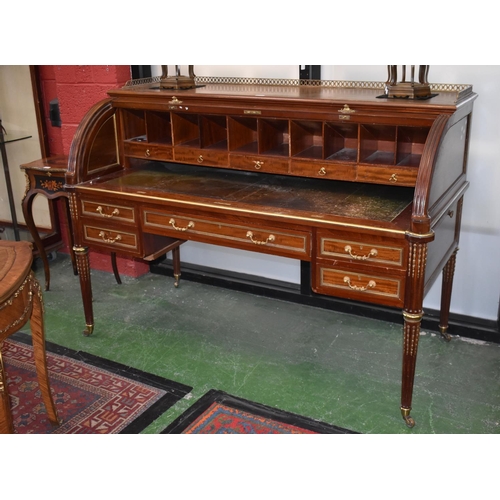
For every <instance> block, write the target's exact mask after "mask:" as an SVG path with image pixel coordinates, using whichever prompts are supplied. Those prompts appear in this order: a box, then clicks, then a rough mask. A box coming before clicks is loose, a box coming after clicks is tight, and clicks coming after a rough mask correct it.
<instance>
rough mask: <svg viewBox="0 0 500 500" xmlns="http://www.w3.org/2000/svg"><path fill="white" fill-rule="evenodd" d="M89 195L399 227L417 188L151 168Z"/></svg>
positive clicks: (108, 180) (95, 184) (94, 185)
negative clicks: (373, 222) (396, 224)
mask: <svg viewBox="0 0 500 500" xmlns="http://www.w3.org/2000/svg"><path fill="white" fill-rule="evenodd" d="M80 188H83V189H84V190H88V189H90V190H92V191H105V192H106V193H109V194H111V193H115V194H122V195H126V196H133V197H137V196H140V197H141V198H142V199H144V201H148V199H150V200H151V202H154V200H161V201H166V202H168V201H170V202H173V203H175V204H181V205H184V206H189V205H191V206H200V205H202V206H204V207H213V208H217V209H218V210H228V211H239V212H242V211H244V212H249V213H252V212H254V213H259V214H267V215H269V216H272V217H276V216H278V217H279V216H281V217H285V218H296V219H308V218H309V219H316V220H320V221H328V220H330V219H332V218H333V219H335V218H336V219H338V218H347V219H356V220H370V221H377V222H379V223H388V224H390V223H391V222H393V221H394V220H395V219H396V218H397V217H398V216H400V214H401V213H402V212H403V211H404V210H405V208H407V207H408V206H409V205H411V203H412V202H413V192H414V190H413V188H403V187H395V186H379V185H374V184H360V183H351V182H342V181H331V180H317V179H307V178H291V177H287V176H278V175H268V174H261V173H252V172H239V171H228V170H223V169H217V168H210V167H192V166H190V165H179V164H174V163H150V164H146V165H144V166H142V167H140V168H133V169H129V170H125V171H122V172H119V173H117V174H113V175H111V176H107V177H103V178H101V179H96V180H93V181H92V182H91V183H90V182H89V183H84V184H82V185H81V186H80Z"/></svg>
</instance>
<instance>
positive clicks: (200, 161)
mask: <svg viewBox="0 0 500 500" xmlns="http://www.w3.org/2000/svg"><path fill="white" fill-rule="evenodd" d="M196 161H197V162H198V163H203V156H202V155H200V156H198V158H197V160H196Z"/></svg>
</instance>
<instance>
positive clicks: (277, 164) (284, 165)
mask: <svg viewBox="0 0 500 500" xmlns="http://www.w3.org/2000/svg"><path fill="white" fill-rule="evenodd" d="M229 162H230V163H229V166H230V167H231V168H235V169H241V170H252V171H256V172H268V173H274V174H287V173H288V165H289V161H288V158H287V159H280V158H270V157H269V156H256V155H255V156H251V155H238V154H230V155H229Z"/></svg>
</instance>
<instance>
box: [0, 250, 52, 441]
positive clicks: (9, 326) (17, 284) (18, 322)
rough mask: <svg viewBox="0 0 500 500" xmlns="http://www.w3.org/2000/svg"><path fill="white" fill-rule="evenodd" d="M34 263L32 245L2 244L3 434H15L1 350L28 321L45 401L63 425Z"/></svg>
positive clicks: (0, 412)
mask: <svg viewBox="0 0 500 500" xmlns="http://www.w3.org/2000/svg"><path fill="white" fill-rule="evenodd" d="M32 261H33V249H32V246H31V243H28V242H27V241H3V240H0V434H6V433H13V432H14V425H13V419H12V412H11V409H10V399H9V393H8V387H7V377H6V373H5V370H4V365H3V361H2V354H1V347H2V345H3V342H4V340H5V339H6V338H7V337H9V336H10V335H12V334H13V333H15V332H17V331H18V330H19V329H21V328H22V327H23V326H24V325H25V324H26V323H27V322H28V320H29V321H30V327H31V336H32V341H33V356H34V359H35V367H36V372H37V376H38V383H39V385H40V390H41V394H42V400H43V402H44V404H45V408H46V410H47V415H48V418H49V420H50V421H51V422H52V424H54V425H58V424H59V423H60V422H59V419H58V417H57V411H56V407H55V405H54V401H53V399H52V394H51V392H50V383H49V375H48V370H47V359H46V354H45V329H44V316H43V314H44V311H43V300H42V293H41V289H40V284H39V283H38V280H37V279H36V278H35V275H34V274H33V272H32V271H31V264H32Z"/></svg>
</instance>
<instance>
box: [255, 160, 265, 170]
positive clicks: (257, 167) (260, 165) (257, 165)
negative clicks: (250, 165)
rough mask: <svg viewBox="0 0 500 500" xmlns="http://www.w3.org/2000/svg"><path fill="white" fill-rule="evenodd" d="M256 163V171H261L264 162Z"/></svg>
mask: <svg viewBox="0 0 500 500" xmlns="http://www.w3.org/2000/svg"><path fill="white" fill-rule="evenodd" d="M254 163H255V169H256V170H260V169H261V168H262V165H264V162H263V161H258V160H257V161H254Z"/></svg>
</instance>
